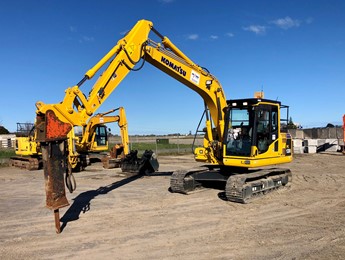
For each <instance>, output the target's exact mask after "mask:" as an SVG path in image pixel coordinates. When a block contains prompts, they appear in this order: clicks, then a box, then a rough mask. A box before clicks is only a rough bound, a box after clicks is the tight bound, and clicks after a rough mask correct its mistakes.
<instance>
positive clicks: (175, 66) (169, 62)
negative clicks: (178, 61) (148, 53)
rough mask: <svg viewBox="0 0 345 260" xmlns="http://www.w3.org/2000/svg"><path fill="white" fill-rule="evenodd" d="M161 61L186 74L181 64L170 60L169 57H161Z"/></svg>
mask: <svg viewBox="0 0 345 260" xmlns="http://www.w3.org/2000/svg"><path fill="white" fill-rule="evenodd" d="M161 62H162V63H164V64H165V65H167V66H168V67H170V68H172V69H173V70H175V71H177V72H178V73H180V74H181V75H183V76H186V74H187V73H186V71H185V70H183V69H182V68H181V66H177V65H175V64H174V63H173V62H171V61H169V60H168V59H167V58H165V57H163V56H162V58H161Z"/></svg>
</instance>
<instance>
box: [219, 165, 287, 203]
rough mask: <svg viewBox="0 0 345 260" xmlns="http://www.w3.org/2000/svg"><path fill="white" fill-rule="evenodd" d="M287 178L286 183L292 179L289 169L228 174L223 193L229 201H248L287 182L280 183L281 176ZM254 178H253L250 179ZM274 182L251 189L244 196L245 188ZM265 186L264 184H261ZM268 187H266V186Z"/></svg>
mask: <svg viewBox="0 0 345 260" xmlns="http://www.w3.org/2000/svg"><path fill="white" fill-rule="evenodd" d="M286 177H287V178H288V183H290V182H291V180H292V175H291V171H290V170H289V169H278V168H275V169H267V170H266V169H265V170H260V171H258V172H254V173H249V174H238V175H233V176H230V178H229V179H228V181H227V184H226V187H225V194H226V197H227V199H228V200H229V201H233V202H239V203H248V202H249V201H251V200H252V199H254V198H255V197H258V196H261V195H264V194H266V193H267V192H270V191H272V190H275V189H277V188H280V187H282V186H284V185H286V184H287V183H282V182H281V179H282V178H286ZM251 179H254V180H251ZM268 183H271V184H272V183H274V185H273V186H271V187H270V185H267V186H266V187H265V188H263V189H260V190H258V191H252V194H251V196H250V197H245V195H246V194H245V192H244V191H245V189H246V188H249V189H252V188H253V187H255V186H262V184H268ZM263 186H265V185H263ZM267 187H268V188H267Z"/></svg>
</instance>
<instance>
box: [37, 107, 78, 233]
mask: <svg viewBox="0 0 345 260" xmlns="http://www.w3.org/2000/svg"><path fill="white" fill-rule="evenodd" d="M71 129H72V126H71V125H70V124H68V123H64V122H62V121H60V120H59V119H58V118H57V117H56V115H55V113H54V112H53V111H52V110H48V111H47V112H46V114H45V115H37V118H36V131H37V132H36V136H37V141H39V142H40V143H41V149H42V161H43V169H44V179H45V190H46V206H47V208H49V209H52V210H54V217H55V228H56V233H60V232H61V230H60V217H59V209H60V208H62V207H65V206H68V205H69V203H68V201H67V198H66V193H65V183H64V174H66V172H67V141H66V140H67V134H68V132H69V131H70V130H71Z"/></svg>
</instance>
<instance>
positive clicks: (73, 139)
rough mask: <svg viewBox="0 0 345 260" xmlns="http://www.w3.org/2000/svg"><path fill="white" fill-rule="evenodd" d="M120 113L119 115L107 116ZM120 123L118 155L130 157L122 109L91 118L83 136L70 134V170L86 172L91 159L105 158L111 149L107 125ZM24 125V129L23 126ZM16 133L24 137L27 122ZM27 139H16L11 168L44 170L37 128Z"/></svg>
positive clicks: (30, 132) (29, 133)
mask: <svg viewBox="0 0 345 260" xmlns="http://www.w3.org/2000/svg"><path fill="white" fill-rule="evenodd" d="M117 110H119V115H108V114H110V113H113V112H115V111H117ZM112 122H117V123H118V126H119V128H120V136H121V141H122V143H121V144H116V145H115V147H117V149H118V150H119V151H118V154H121V155H122V157H124V156H125V155H127V154H129V137H128V128H127V119H126V113H125V109H124V108H123V107H119V108H117V109H112V110H110V111H108V112H105V113H99V114H96V115H94V116H93V117H91V118H90V120H89V121H88V123H87V125H86V126H84V127H83V130H82V133H81V135H77V134H76V131H75V130H74V128H73V129H72V130H71V131H70V132H69V133H68V139H67V140H68V143H69V145H68V147H69V151H68V162H69V165H70V170H71V169H73V170H74V171H80V170H83V169H84V168H85V167H86V166H87V165H88V164H89V162H90V159H92V158H99V159H102V158H103V157H106V156H105V155H101V153H105V152H107V151H108V150H109V143H108V128H107V126H106V124H109V123H112ZM24 126H25V127H24ZM17 129H20V131H19V130H17V132H18V133H19V135H23V134H24V133H23V131H24V130H23V129H28V123H25V124H23V123H17ZM27 132H28V133H27V134H26V136H18V137H16V156H13V157H11V165H12V166H15V167H20V168H26V169H28V170H38V169H40V168H41V167H42V153H41V150H40V143H39V142H37V140H36V132H35V131H34V127H32V128H31V130H30V131H27Z"/></svg>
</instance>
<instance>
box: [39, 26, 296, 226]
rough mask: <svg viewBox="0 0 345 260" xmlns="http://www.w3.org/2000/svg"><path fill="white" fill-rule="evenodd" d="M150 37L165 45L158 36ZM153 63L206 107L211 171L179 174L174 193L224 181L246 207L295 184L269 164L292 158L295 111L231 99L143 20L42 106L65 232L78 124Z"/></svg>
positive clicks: (200, 152) (44, 140)
mask: <svg viewBox="0 0 345 260" xmlns="http://www.w3.org/2000/svg"><path fill="white" fill-rule="evenodd" d="M150 33H153V34H155V36H156V37H158V39H159V42H155V41H153V40H152V39H150V38H149V34H150ZM145 62H148V63H150V64H152V65H153V66H155V67H156V68H158V69H159V70H161V71H163V72H164V73H166V74H168V75H170V76H171V77H173V78H174V79H176V80H177V81H179V82H181V83H182V84H183V85H184V86H186V87H189V88H190V89H192V90H194V91H195V92H196V93H198V94H199V95H200V96H201V98H202V100H203V102H204V104H205V110H204V115H205V124H206V125H205V129H204V142H203V147H199V148H196V149H195V152H194V155H195V160H197V161H199V162H203V163H205V165H207V167H206V168H205V167H204V168H201V169H195V170H191V171H176V172H174V173H173V174H172V176H171V181H170V190H171V191H172V192H179V193H188V192H190V191H192V190H194V189H195V188H197V187H200V186H205V185H207V183H209V182H210V181H221V182H223V183H224V185H225V195H226V198H227V199H228V200H230V201H235V202H242V203H245V202H247V201H249V200H250V199H251V198H253V197H255V196H256V195H258V194H263V193H266V192H267V191H270V190H273V189H275V188H278V187H280V186H283V185H286V184H287V183H288V182H290V181H291V172H290V170H289V169H283V168H277V167H273V168H267V167H266V166H272V165H276V164H283V163H288V162H291V161H292V139H291V136H290V134H288V133H284V132H283V129H282V125H283V124H282V122H281V108H287V110H288V107H287V106H283V105H281V102H279V101H274V100H268V99H264V98H263V96H259V97H255V98H246V99H234V100H227V99H226V97H225V93H224V91H223V88H222V86H221V84H220V82H219V81H218V80H217V78H216V77H215V76H214V75H212V74H211V73H210V72H209V71H208V70H207V69H206V68H204V67H201V66H199V65H198V64H196V63H195V62H193V61H192V60H191V59H190V58H188V57H187V56H186V55H185V54H184V53H183V52H182V51H181V50H180V49H178V48H177V47H176V46H175V45H174V44H173V43H172V42H171V41H170V40H169V39H168V38H167V37H166V36H163V35H162V34H161V33H159V32H158V31H157V30H156V28H155V27H154V26H153V23H152V22H151V21H147V20H140V21H138V22H137V23H136V24H135V26H134V27H133V28H132V29H131V30H130V31H129V32H128V33H127V34H126V35H125V36H124V37H123V38H122V39H120V40H119V41H118V42H117V44H116V45H115V46H114V47H113V48H112V49H111V50H110V51H109V52H108V53H107V54H106V55H105V56H104V57H103V58H102V59H101V60H99V62H98V63H97V64H96V65H95V66H94V67H92V68H91V69H90V70H88V71H87V72H86V73H85V75H84V77H83V78H82V79H81V80H80V82H79V83H77V84H76V85H75V86H72V87H69V88H67V89H66V91H65V93H66V94H65V97H64V99H63V101H62V102H59V103H56V104H44V103H43V102H37V103H36V107H37V110H36V135H37V140H38V141H39V142H40V143H41V148H42V154H43V155H44V156H43V158H44V164H45V168H44V173H45V182H46V185H45V187H46V205H47V207H48V208H50V209H53V210H54V213H55V220H56V228H57V232H59V225H58V224H59V221H58V216H59V211H58V209H59V208H61V207H64V206H67V205H69V203H68V201H67V198H66V196H65V190H64V183H63V175H64V174H65V172H66V170H65V169H64V167H60V166H61V165H64V162H65V161H66V156H67V154H66V149H67V148H68V147H67V146H68V144H67V142H66V140H67V135H68V133H69V132H70V131H71V129H72V127H73V126H75V125H85V124H86V122H87V120H88V119H89V118H90V117H91V116H92V115H93V113H94V112H95V111H96V110H97V109H98V108H99V107H100V106H101V105H102V104H103V102H104V101H105V100H106V99H107V98H108V97H109V96H110V95H111V93H112V92H113V91H114V90H115V88H116V87H117V86H118V85H119V84H120V82H121V81H122V80H123V79H124V78H125V77H126V75H127V74H128V73H129V72H131V71H138V70H140V69H141V68H142V67H143V66H144V64H145ZM102 67H105V69H104V71H103V72H102V73H101V75H100V76H99V78H98V80H97V81H96V83H95V84H94V85H93V87H92V89H91V91H90V92H89V94H88V95H85V94H84V92H83V91H82V90H81V87H82V85H83V83H84V82H86V81H87V80H90V79H91V78H92V77H94V75H95V74H96V73H97V72H98V71H99V70H100V69H101V68H102ZM285 120H286V119H285ZM49 155H53V156H49ZM262 167H265V168H262Z"/></svg>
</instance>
